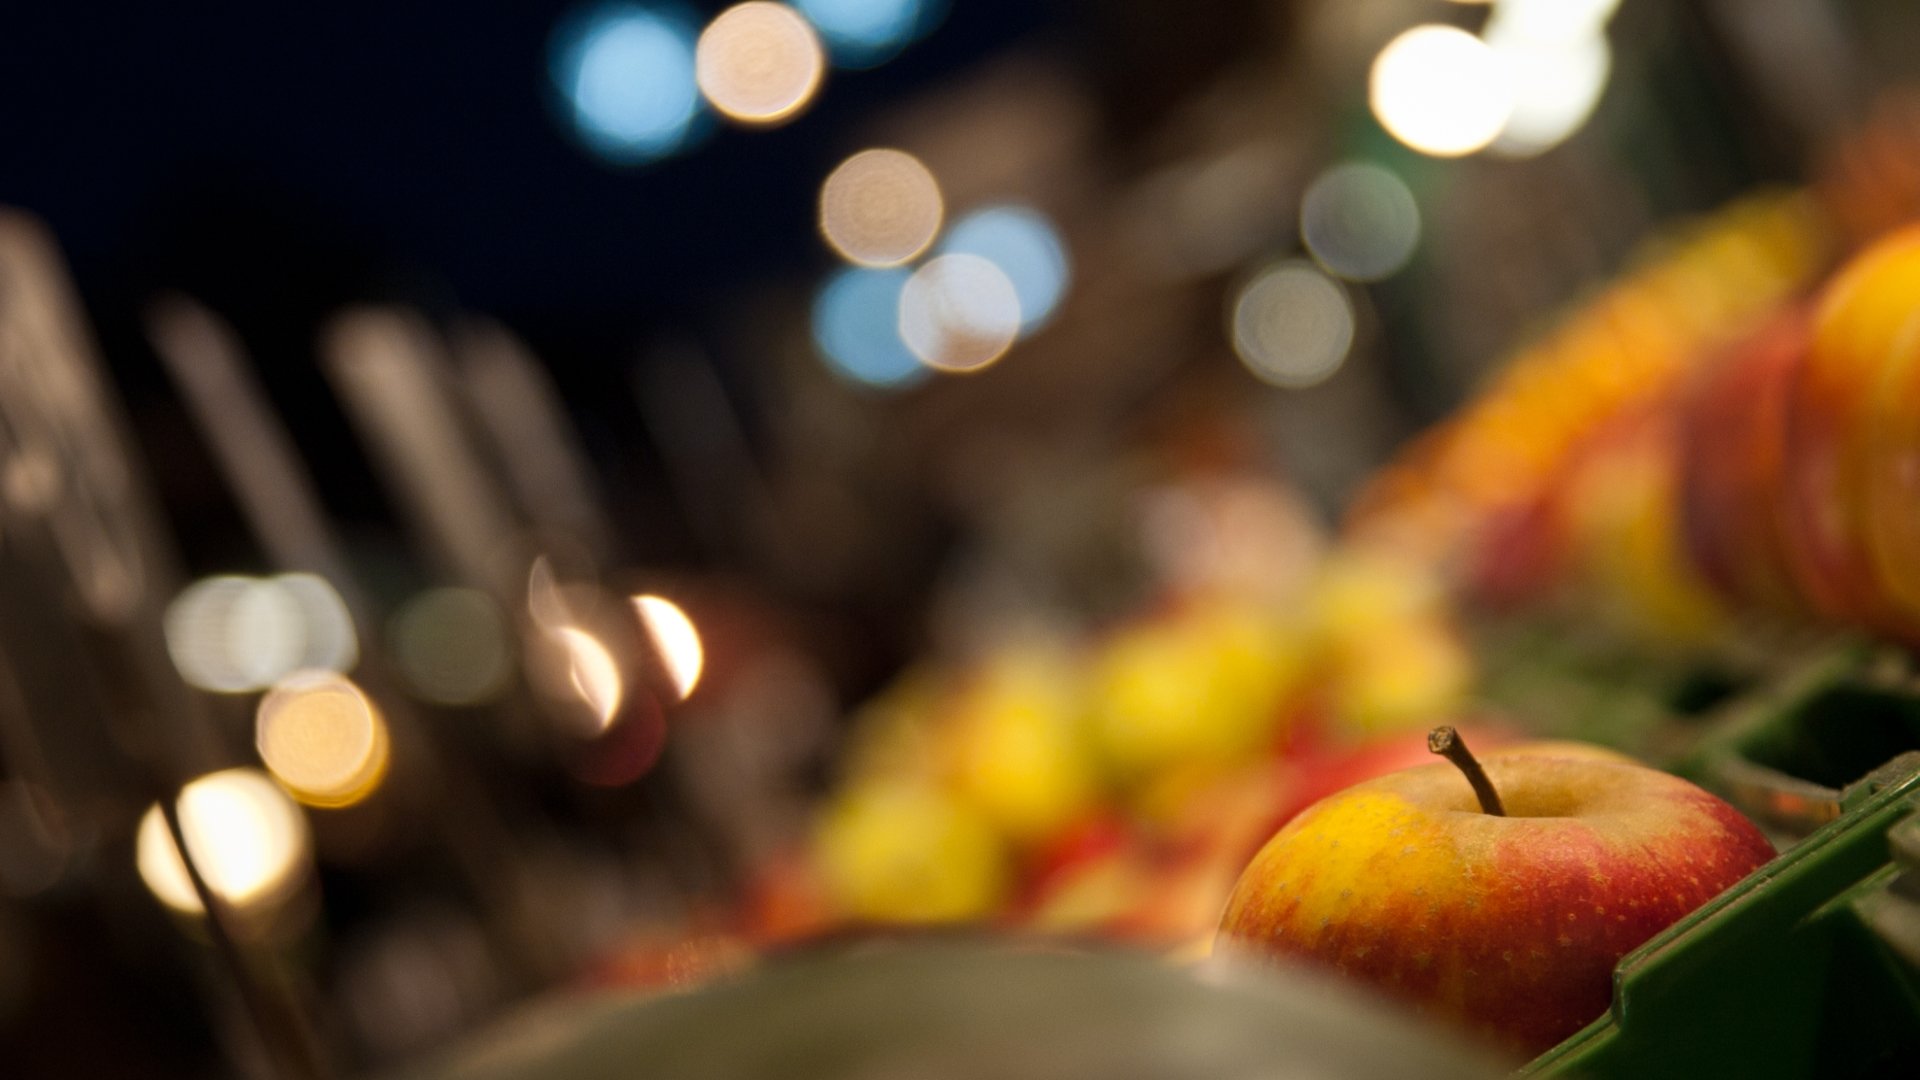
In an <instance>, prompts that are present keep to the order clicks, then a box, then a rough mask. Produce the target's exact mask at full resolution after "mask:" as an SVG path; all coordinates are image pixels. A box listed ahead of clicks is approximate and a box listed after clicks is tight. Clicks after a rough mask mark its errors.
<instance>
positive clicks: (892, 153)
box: [820, 150, 946, 266]
mask: <svg viewBox="0 0 1920 1080" xmlns="http://www.w3.org/2000/svg"><path fill="white" fill-rule="evenodd" d="M945 211H946V207H945V204H944V203H943V202H942V200H941V197H940V185H939V183H938V182H936V181H935V180H934V178H933V173H931V172H929V171H928V170H927V167H926V166H925V165H923V164H921V163H920V159H919V158H917V157H914V156H913V155H912V154H909V153H907V152H905V151H904V150H862V151H861V152H859V153H857V154H855V155H853V156H852V157H850V158H848V159H847V160H845V161H843V162H841V163H840V164H839V166H838V167H836V168H835V169H834V170H833V172H832V173H830V174H828V176H827V179H826V182H825V183H823V184H821V185H820V233H821V235H822V236H824V237H826V240H827V244H828V245H829V246H831V247H832V248H833V250H834V251H836V252H838V253H839V254H840V255H841V256H842V257H843V258H845V259H846V260H847V261H848V262H852V263H856V264H858V265H860V266H898V265H900V264H901V263H903V262H906V261H908V260H909V259H912V258H914V257H915V256H917V255H919V254H920V253H921V252H923V251H925V250H927V248H928V247H929V246H931V245H932V243H933V238H934V237H935V236H936V235H938V234H939V232H940V222H941V219H942V217H943V215H944V214H945Z"/></svg>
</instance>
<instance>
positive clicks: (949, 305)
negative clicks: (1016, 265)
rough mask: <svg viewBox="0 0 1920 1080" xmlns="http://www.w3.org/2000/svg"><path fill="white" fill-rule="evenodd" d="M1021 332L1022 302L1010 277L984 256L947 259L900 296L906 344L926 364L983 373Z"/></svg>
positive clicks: (923, 271)
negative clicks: (982, 370) (981, 371)
mask: <svg viewBox="0 0 1920 1080" xmlns="http://www.w3.org/2000/svg"><path fill="white" fill-rule="evenodd" d="M1019 332H1020V298H1019V296H1018V294H1016V293H1015V292H1014V288H1013V282H1012V281H1010V280H1009V279H1008V278H1007V275H1006V272H1005V271H1003V270H1001V269H1000V268H999V267H998V266H996V265H994V263H993V262H991V261H990V260H987V259H983V258H981V257H980V256H978V255H941V256H938V257H936V258H934V259H931V260H928V262H927V263H926V265H924V266H922V267H920V269H918V270H915V271H914V272H913V276H912V277H910V278H908V279H907V283H906V285H905V286H903V287H902V288H901V290H900V338H901V340H902V341H905V342H906V343H907V348H909V349H912V350H913V354H914V355H915V356H917V357H919V358H920V360H921V362H923V363H925V364H927V365H929V366H931V367H936V368H939V369H941V370H943V371H978V370H980V369H981V368H984V367H986V366H987V365H988V364H991V363H993V362H994V361H995V360H998V359H1000V357H1002V356H1004V355H1006V351H1007V349H1008V348H1009V347H1010V346H1011V345H1012V344H1013V339H1014V338H1015V337H1016V336H1017V335H1018V334H1019Z"/></svg>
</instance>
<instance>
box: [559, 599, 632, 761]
mask: <svg viewBox="0 0 1920 1080" xmlns="http://www.w3.org/2000/svg"><path fill="white" fill-rule="evenodd" d="M552 634H553V639H554V641H556V642H558V643H559V645H560V647H561V648H562V649H563V650H564V651H565V653H566V663H567V679H568V681H569V683H571V685H572V686H573V689H574V692H575V693H577V694H579V695H580V700H581V701H583V702H585V703H586V706H587V708H588V710H590V711H591V713H592V715H593V720H594V725H593V727H592V733H593V734H596V735H597V734H600V733H601V732H604V731H606V730H607V729H608V728H610V727H612V726H613V721H614V718H615V717H617V716H619V715H620V702H621V701H622V700H623V699H624V698H625V697H626V684H625V682H624V681H623V680H622V679H621V678H620V666H619V665H618V664H616V663H615V662H614V659H613V654H612V653H611V652H608V651H607V647H606V646H605V645H603V644H601V642H600V639H599V638H596V637H594V636H593V635H592V634H589V633H587V632H586V631H585V630H582V629H580V628H579V627H577V626H562V627H559V628H557V629H555V630H553V631H552Z"/></svg>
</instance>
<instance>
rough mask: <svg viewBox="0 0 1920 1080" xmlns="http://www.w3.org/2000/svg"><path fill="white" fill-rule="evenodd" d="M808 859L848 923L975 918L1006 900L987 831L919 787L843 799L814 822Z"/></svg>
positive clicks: (869, 788)
mask: <svg viewBox="0 0 1920 1080" xmlns="http://www.w3.org/2000/svg"><path fill="white" fill-rule="evenodd" d="M815 852H816V855H817V857H818V859H819V860H820V872H821V877H822V879H823V881H824V882H825V885H826V888H827V892H828V895H829V897H831V899H832V901H833V902H834V903H835V905H836V906H838V907H839V908H840V910H842V911H843V912H845V913H846V914H847V915H848V916H850V917H852V918H855V919H863V920H871V921H875V922H891V923H943V922H960V921H965V920H969V919H978V918H981V917H984V916H986V915H988V914H990V913H992V912H993V911H994V910H996V909H997V908H998V907H999V905H1000V901H1001V899H1002V897H1003V896H1004V895H1005V893H1006V887H1007V868H1006V854H1005V851H1004V850H1003V848H1002V847H1001V844H1000V839H999V837H998V836H997V835H996V834H995V832H994V830H993V827H992V826H991V825H990V824H989V823H988V822H987V820H986V819H985V818H984V817H983V816H981V815H980V814H979V813H978V812H976V811H973V810H971V809H970V808H968V807H967V806H965V805H964V804H962V803H960V802H958V801H957V800H955V799H953V798H951V797H949V796H947V795H945V794H944V793H942V792H940V791H939V790H937V789H935V788H930V787H925V786H922V785H919V784H914V783H904V782H882V783H876V784H869V785H865V786H861V787H855V788H853V789H852V790H850V791H847V792H845V793H843V794H842V796H841V797H840V798H839V799H838V800H837V801H836V802H835V804H834V805H833V806H832V807H831V808H830V809H829V810H828V811H827V814H826V817H825V818H824V820H823V821H822V822H821V823H820V827H819V833H818V835H817V837H816V845H815Z"/></svg>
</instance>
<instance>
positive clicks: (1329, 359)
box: [1230, 262, 1354, 388]
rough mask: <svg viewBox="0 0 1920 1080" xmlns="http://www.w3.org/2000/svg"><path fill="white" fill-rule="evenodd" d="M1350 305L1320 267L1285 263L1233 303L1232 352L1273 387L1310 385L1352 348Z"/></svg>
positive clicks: (1262, 276) (1244, 290) (1263, 275)
mask: <svg viewBox="0 0 1920 1080" xmlns="http://www.w3.org/2000/svg"><path fill="white" fill-rule="evenodd" d="M1353 330H1354V317H1353V304H1352V302H1351V301H1349V300H1348V299H1347V293H1346V290H1345V289H1343V288H1341V286H1340V283H1339V282H1337V281H1334V280H1333V279H1331V278H1329V277H1327V276H1326V275H1325V274H1323V273H1321V272H1320V271H1319V269H1317V268H1315V267H1313V266H1309V265H1307V264H1305V263H1300V262H1286V263H1281V264H1279V265H1277V266H1272V267H1269V268H1267V269H1266V270H1263V271H1261V272H1260V273H1259V274H1258V275H1257V276H1255V277H1254V278H1253V280H1251V281H1249V282H1248V283H1247V284H1246V286H1245V287H1244V288H1242V289H1241V290H1240V293H1239V295H1238V296H1236V297H1235V298H1234V301H1233V313H1232V319H1231V325H1230V331H1231V333H1232V337H1233V350H1234V352H1236V353H1238V354H1239V356H1240V360H1241V362H1242V363H1244V364H1245V365H1246V366H1247V370H1249V371H1251V372H1253V374H1254V375H1255V376H1257V377H1259V378H1260V379H1262V380H1264V381H1266V382H1269V383H1272V384H1274V385H1275V386H1282V387H1288V388H1298V387H1305V386H1312V385H1313V384H1315V383H1317V382H1321V381H1323V380H1325V379H1326V378H1327V377H1328V376H1330V375H1332V374H1333V373H1334V372H1335V371H1338V370H1339V368H1340V365H1341V364H1342V363H1343V362H1345V360H1346V358H1347V352H1348V350H1349V349H1351V348H1352V347H1353Z"/></svg>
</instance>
